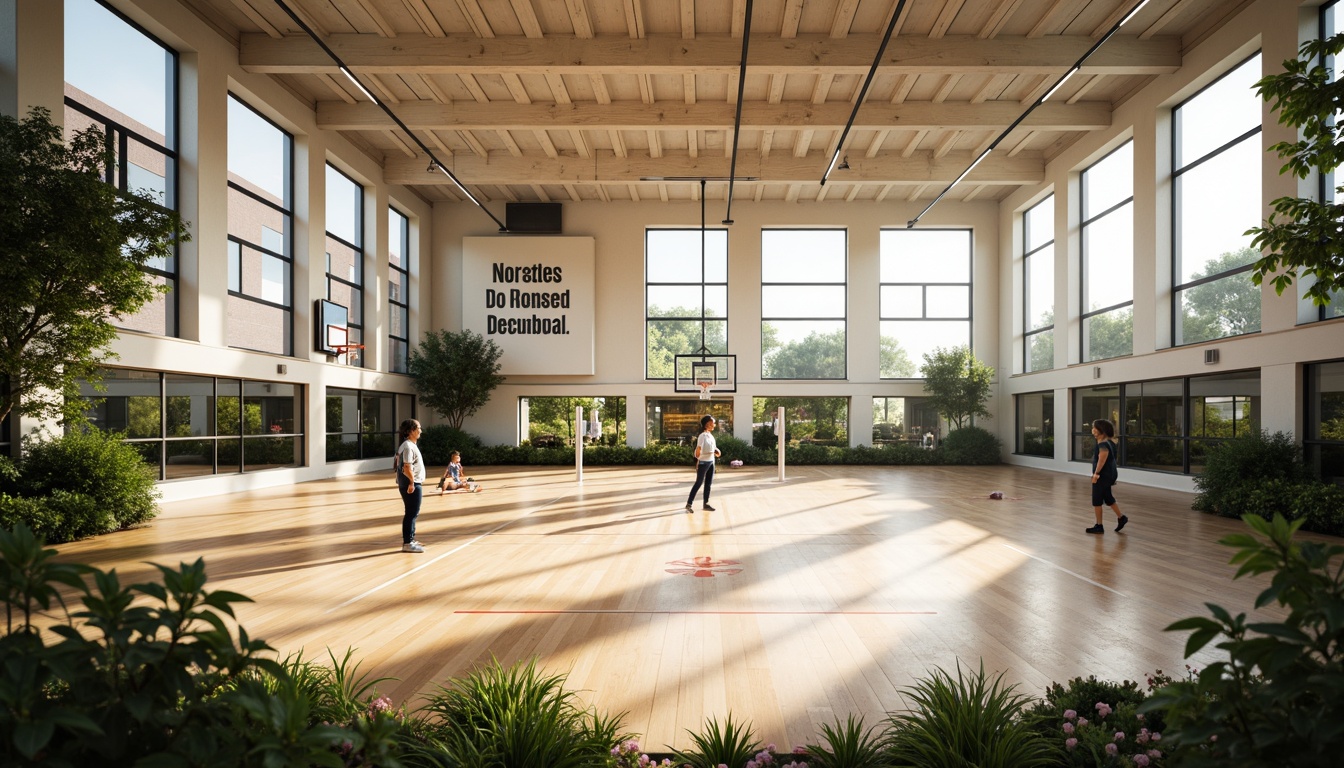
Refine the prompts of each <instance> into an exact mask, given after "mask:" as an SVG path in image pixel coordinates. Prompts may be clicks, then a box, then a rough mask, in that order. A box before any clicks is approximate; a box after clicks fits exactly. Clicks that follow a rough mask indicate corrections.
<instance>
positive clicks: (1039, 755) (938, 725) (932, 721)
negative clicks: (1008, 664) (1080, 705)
mask: <svg viewBox="0 0 1344 768" xmlns="http://www.w3.org/2000/svg"><path fill="white" fill-rule="evenodd" d="M1016 689H1017V686H1016V685H1004V683H1003V674H1002V673H999V674H998V675H996V676H994V677H993V678H990V677H988V676H987V675H986V674H985V665H984V662H983V661H982V662H981V663H980V669H979V671H978V672H975V673H971V672H963V670H962V668H961V663H960V662H958V663H957V675H956V677H955V678H954V677H952V675H950V674H948V673H947V672H945V671H944V670H942V669H939V668H935V669H934V670H933V672H932V673H931V674H930V676H929V677H928V678H923V679H920V680H917V681H915V684H914V685H913V686H911V687H909V688H904V689H902V693H903V695H904V696H905V697H906V698H907V699H908V700H909V701H910V702H911V703H912V704H913V707H912V708H911V709H910V710H909V711H906V712H895V713H892V714H891V716H890V717H889V718H888V725H887V743H888V745H889V748H888V752H887V755H888V760H889V761H890V763H891V765H896V766H921V767H922V766H934V767H938V768H942V767H944V766H945V767H946V768H952V767H953V766H972V765H973V766H977V768H1035V766H1050V765H1055V764H1057V763H1058V760H1059V750H1058V748H1057V747H1055V746H1054V745H1053V744H1051V743H1050V742H1048V741H1047V740H1046V739H1045V738H1043V737H1042V736H1041V735H1040V734H1038V733H1036V732H1035V731H1033V730H1032V729H1031V728H1030V727H1028V726H1027V724H1026V723H1024V722H1023V720H1022V715H1023V714H1024V713H1025V712H1026V710H1027V708H1028V707H1029V706H1030V705H1031V703H1032V700H1031V698H1030V697H1028V696H1026V695H1024V694H1019V693H1016V692H1015V691H1016Z"/></svg>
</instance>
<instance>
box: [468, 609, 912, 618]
mask: <svg viewBox="0 0 1344 768" xmlns="http://www.w3.org/2000/svg"><path fill="white" fill-rule="evenodd" d="M453 613H460V614H470V615H475V616H530V615H560V614H566V613H595V614H612V615H620V614H657V615H660V616H674V615H675V616H937V615H938V612H937V611H651V610H650V611H642V610H624V609H613V610H602V609H597V608H593V609H584V608H578V609H572V610H568V609H556V610H534V611H453Z"/></svg>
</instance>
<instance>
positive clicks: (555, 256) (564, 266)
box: [462, 237, 596, 376]
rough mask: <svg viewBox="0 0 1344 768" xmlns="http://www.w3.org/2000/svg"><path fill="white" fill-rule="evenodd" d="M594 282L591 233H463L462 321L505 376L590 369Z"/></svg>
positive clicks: (548, 373)
mask: <svg viewBox="0 0 1344 768" xmlns="http://www.w3.org/2000/svg"><path fill="white" fill-rule="evenodd" d="M593 285H594V261H593V238H591V237H464V238H462V324H463V326H464V327H465V328H468V329H470V330H472V331H475V332H476V333H479V334H481V335H482V336H484V337H485V338H487V339H489V340H491V341H493V342H495V343H496V344H498V345H499V347H500V349H503V350H504V355H503V356H502V357H501V358H500V364H501V365H502V366H503V367H502V368H501V369H500V373H502V374H504V375H505V376H528V375H543V376H545V375H561V374H586V375H589V376H591V375H592V374H593V373H594V372H595V368H594V361H593V303H594V300H595V298H596V296H595V292H594V290H593Z"/></svg>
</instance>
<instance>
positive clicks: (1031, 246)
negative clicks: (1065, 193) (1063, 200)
mask: <svg viewBox="0 0 1344 768" xmlns="http://www.w3.org/2000/svg"><path fill="white" fill-rule="evenodd" d="M1022 220H1023V221H1022V244H1023V245H1024V246H1025V248H1024V252H1026V253H1030V252H1032V251H1034V250H1036V249H1037V248H1040V247H1041V246H1043V245H1045V244H1046V243H1049V242H1052V241H1053V240H1054V239H1055V196H1054V195H1050V196H1049V197H1047V198H1045V199H1044V200H1042V201H1041V202H1039V203H1037V204H1036V205H1033V206H1032V207H1031V208H1029V209H1027V212H1026V213H1025V214H1024V215H1023V217H1022Z"/></svg>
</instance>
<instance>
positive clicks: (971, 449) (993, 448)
mask: <svg viewBox="0 0 1344 768" xmlns="http://www.w3.org/2000/svg"><path fill="white" fill-rule="evenodd" d="M938 449H939V450H940V451H942V454H943V456H942V458H943V462H944V463H947V464H998V463H999V462H1000V461H1002V449H1003V444H1002V443H1000V442H999V438H998V437H996V436H995V435H994V433H993V432H990V431H989V430H987V429H981V428H980V427H962V428H961V429H954V430H952V431H951V432H948V433H947V437H944V438H943V444H942V445H940V446H938Z"/></svg>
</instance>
